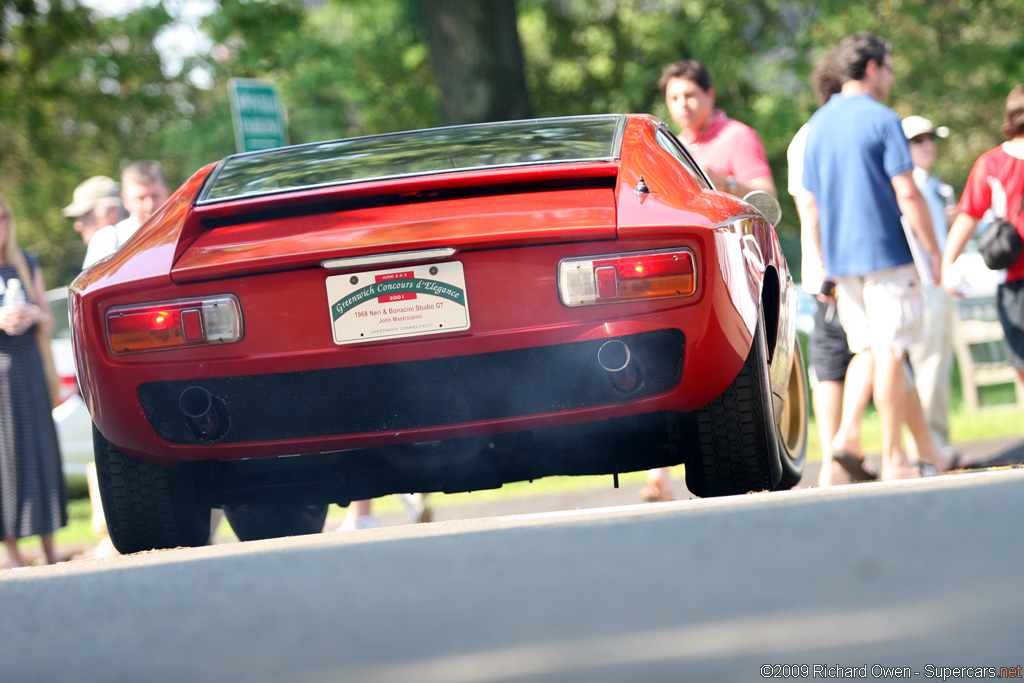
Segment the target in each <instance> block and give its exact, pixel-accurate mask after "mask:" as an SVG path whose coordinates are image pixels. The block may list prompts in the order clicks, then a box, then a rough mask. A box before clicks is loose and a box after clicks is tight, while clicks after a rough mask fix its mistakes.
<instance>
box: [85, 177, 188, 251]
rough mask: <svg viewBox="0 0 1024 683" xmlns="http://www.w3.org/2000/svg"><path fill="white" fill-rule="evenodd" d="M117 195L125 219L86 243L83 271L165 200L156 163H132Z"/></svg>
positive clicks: (124, 239) (163, 182)
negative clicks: (125, 212)
mask: <svg viewBox="0 0 1024 683" xmlns="http://www.w3.org/2000/svg"><path fill="white" fill-rule="evenodd" d="M120 196H121V199H122V201H123V203H124V208H125V209H127V210H128V217H127V218H125V219H124V220H121V219H120V217H119V218H118V220H117V221H114V223H116V225H113V224H112V223H105V224H104V225H106V226H109V227H104V228H102V229H100V230H99V231H97V232H96V234H95V236H94V238H93V239H92V240H91V241H90V242H88V245H89V248H88V250H87V251H86V253H85V261H84V263H83V264H82V267H83V268H88V267H89V266H91V265H92V264H94V263H96V262H97V261H99V260H100V259H102V258H106V257H107V256H110V255H111V254H113V253H114V252H115V251H117V250H118V249H120V248H121V246H122V245H123V244H124V243H125V242H127V241H128V238H129V237H131V236H132V235H134V234H135V232H136V231H137V230H138V229H139V227H140V226H141V225H142V224H143V223H145V222H146V221H148V220H149V217H150V216H152V215H153V213H154V212H155V211H156V210H157V209H159V208H160V206H161V205H162V204H163V203H164V202H166V201H167V198H168V197H169V196H170V191H169V190H168V188H167V180H166V178H165V177H164V172H163V169H162V168H161V167H160V164H159V163H157V162H156V161H136V162H135V163H133V164H131V165H130V166H128V167H127V168H125V169H124V172H122V173H121V189H120Z"/></svg>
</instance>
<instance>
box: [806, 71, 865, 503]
mask: <svg viewBox="0 0 1024 683" xmlns="http://www.w3.org/2000/svg"><path fill="white" fill-rule="evenodd" d="M834 60H835V53H834V52H830V53H829V54H827V55H826V56H825V58H824V59H822V60H821V63H820V64H819V65H818V66H817V67H815V69H814V71H813V72H812V73H811V85H813V86H814V91H815V94H816V95H817V96H818V104H819V105H820V106H824V105H825V104H826V103H827V102H828V101H829V100H830V99H831V98H832V96H833V95H836V94H838V93H839V92H840V91H841V90H842V80H841V78H840V76H839V74H838V72H837V70H836V66H835V64H834ZM808 130H809V126H808V125H807V124H806V123H805V124H804V125H803V126H801V127H800V130H798V131H797V133H796V135H794V136H793V140H792V141H791V142H790V143H789V148H788V149H787V150H786V159H787V161H788V164H789V169H788V176H787V185H788V188H789V193H790V194H791V195H792V196H793V200H794V202H795V203H796V209H797V215H798V217H799V218H800V249H801V259H800V279H801V282H800V285H801V286H802V287H803V289H804V291H806V292H808V293H810V294H813V295H816V296H815V298H816V299H817V302H816V306H815V312H814V330H813V331H812V332H811V338H810V341H809V343H808V348H807V351H808V360H809V374H810V379H811V400H812V401H813V404H814V418H815V422H816V423H817V426H818V436H819V437H820V440H821V470H820V472H819V474H818V486H831V485H833V484H844V483H849V482H850V481H868V480H871V479H875V478H876V475H875V473H874V472H871V471H869V470H867V469H866V468H865V467H864V457H863V454H861V452H860V449H859V448H858V449H856V450H855V451H852V452H851V451H850V450H847V451H842V452H840V453H839V454H838V455H839V457H838V458H836V459H833V453H832V440H833V439H834V438H835V437H836V434H837V433H838V432H839V427H840V425H841V424H842V423H843V415H844V413H845V414H846V425H847V427H846V429H847V431H848V435H847V436H846V438H845V440H846V441H847V442H848V443H849V442H854V443H858V444H859V443H860V425H861V420H862V418H863V416H864V411H865V410H866V409H867V406H868V403H869V402H870V401H871V386H872V374H873V372H874V363H873V362H872V358H871V356H870V354H863V355H861V356H859V357H858V358H857V361H856V362H855V363H854V362H853V360H854V354H853V352H852V351H851V350H850V346H849V344H848V343H847V340H846V330H844V329H843V326H842V324H840V322H839V316H838V315H836V300H835V294H834V292H835V282H832V281H829V282H827V283H826V281H825V279H824V272H823V271H822V267H821V263H820V261H819V260H818V256H817V254H818V252H817V249H816V248H815V246H814V237H813V230H812V223H811V222H810V221H809V220H808V216H807V200H808V193H807V190H805V189H804V186H803V169H804V148H805V146H806V143H807V131H808Z"/></svg>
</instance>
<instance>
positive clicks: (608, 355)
mask: <svg viewBox="0 0 1024 683" xmlns="http://www.w3.org/2000/svg"><path fill="white" fill-rule="evenodd" d="M597 363H598V365H600V366H601V369H602V370H604V371H605V372H607V373H608V379H609V380H611V383H612V386H613V387H615V388H616V389H618V390H619V391H621V392H623V393H627V392H630V391H633V390H634V389H636V388H637V387H638V386H640V368H639V363H638V362H637V361H636V360H634V359H633V354H632V353H630V351H629V347H628V346H626V344H624V343H623V342H621V341H619V340H618V339H611V340H609V341H606V342H605V343H604V344H602V345H601V348H600V349H598V350H597Z"/></svg>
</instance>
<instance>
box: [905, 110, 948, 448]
mask: <svg viewBox="0 0 1024 683" xmlns="http://www.w3.org/2000/svg"><path fill="white" fill-rule="evenodd" d="M902 124H903V133H904V134H905V135H906V136H907V140H908V141H909V143H910V158H911V159H912V160H913V162H914V170H913V175H914V182H915V183H916V184H917V187H918V189H919V190H921V194H922V195H924V199H925V202H927V204H928V210H929V212H930V213H931V216H932V227H933V228H934V229H935V240H936V242H938V244H939V249H940V250H944V249H945V248H946V236H947V235H948V233H949V226H950V224H951V223H952V222H953V219H954V218H955V217H956V209H955V206H954V205H955V199H954V195H953V188H952V187H951V186H950V185H948V184H946V183H944V182H942V180H941V179H940V178H939V177H938V176H937V175H936V174H935V173H934V172H933V171H932V168H933V167H934V166H935V160H936V158H937V156H938V139H939V138H945V137H947V136H948V135H949V129H947V128H946V127H945V126H939V127H936V126H935V125H934V124H933V123H932V122H931V121H929V120H928V119H926V118H924V117H923V116H908V117H906V118H905V119H903V121H902ZM913 239H915V240H916V237H913ZM922 250H923V247H920V246H918V248H917V249H916V250H915V252H916V253H921V251H922ZM953 306H954V303H953V298H952V297H951V296H950V295H949V294H948V293H947V292H946V290H944V289H943V288H942V287H941V285H939V284H930V283H928V282H925V283H924V311H923V313H924V315H923V317H922V325H923V328H924V337H923V339H922V340H921V341H920V342H918V343H917V344H912V345H911V346H910V349H909V356H910V365H911V366H912V367H913V369H914V381H915V383H916V385H917V393H918V396H919V397H920V399H921V407H922V408H923V409H924V417H925V420H926V422H927V424H928V430H929V431H930V432H931V436H932V440H933V441H934V442H935V444H936V445H937V446H938V447H939V448H943V449H945V448H949V401H950V398H949V397H950V390H951V388H952V381H953V312H954V311H953ZM907 453H908V455H909V456H910V457H911V458H912V459H914V460H917V459H919V454H918V452H917V447H916V446H915V445H913V444H912V443H911V444H908V448H907Z"/></svg>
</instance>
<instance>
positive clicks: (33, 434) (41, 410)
mask: <svg viewBox="0 0 1024 683" xmlns="http://www.w3.org/2000/svg"><path fill="white" fill-rule="evenodd" d="M0 283H2V284H3V288H4V296H3V299H0V302H2V305H0V533H2V535H3V540H4V545H5V546H6V548H7V554H8V556H9V557H10V563H11V566H12V567H24V566H25V559H24V557H22V555H21V551H20V549H19V548H18V539H20V538H25V537H27V536H41V537H42V543H43V553H44V555H45V556H46V562H47V563H49V564H53V563H55V562H57V561H58V558H57V552H56V548H55V546H54V542H53V534H54V532H55V531H56V530H57V529H59V528H60V527H62V526H64V525H66V524H67V520H68V516H67V490H66V489H65V485H64V472H63V468H62V465H61V457H60V446H59V445H58V442H57V429H56V427H55V426H54V424H53V416H52V415H51V412H50V411H51V409H52V408H53V405H54V403H55V402H56V398H57V381H56V380H57V376H56V372H55V371H54V369H53V359H52V357H51V355H50V329H51V326H52V320H51V318H50V312H49V308H48V306H47V304H46V296H45V287H44V285H43V274H42V271H41V270H40V268H39V261H38V259H37V258H36V257H35V255H34V254H30V253H28V252H23V251H21V250H20V249H19V248H18V241H17V233H16V231H15V224H14V215H13V214H12V213H11V207H10V205H9V204H8V203H7V202H6V201H5V200H3V199H0ZM16 294H20V296H16Z"/></svg>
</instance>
